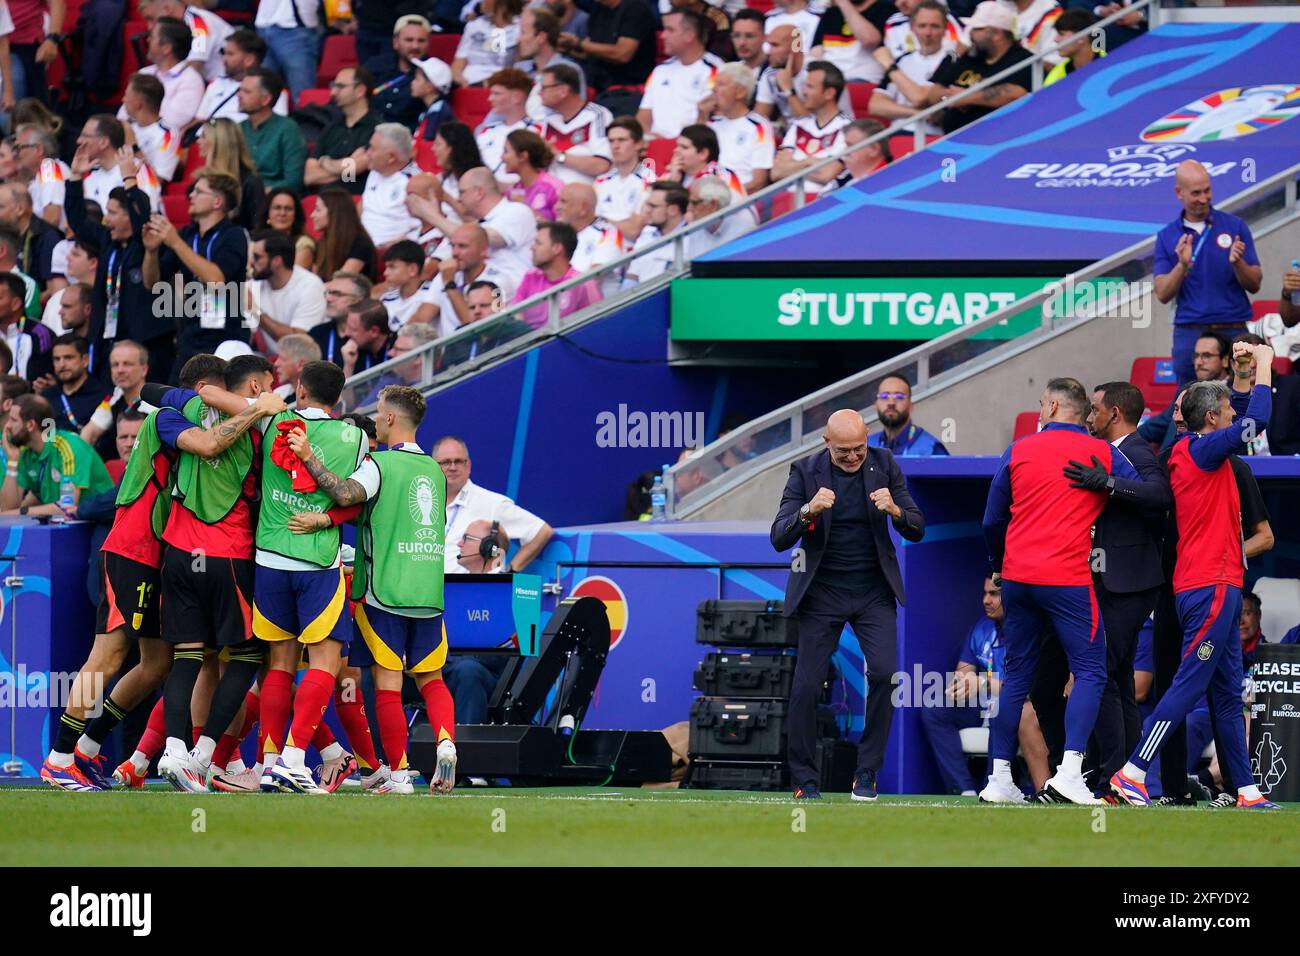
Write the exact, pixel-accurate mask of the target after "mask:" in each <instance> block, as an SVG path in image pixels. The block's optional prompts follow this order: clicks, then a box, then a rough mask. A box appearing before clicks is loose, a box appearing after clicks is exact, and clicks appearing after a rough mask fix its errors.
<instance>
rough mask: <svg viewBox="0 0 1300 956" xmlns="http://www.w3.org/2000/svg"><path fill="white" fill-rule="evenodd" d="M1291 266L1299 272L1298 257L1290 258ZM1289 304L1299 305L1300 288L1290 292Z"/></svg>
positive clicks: (1299, 260) (1299, 261) (1299, 262)
mask: <svg viewBox="0 0 1300 956" xmlns="http://www.w3.org/2000/svg"><path fill="white" fill-rule="evenodd" d="M1291 268H1292V269H1295V270H1296V271H1297V272H1300V259H1292V260H1291ZM1291 304H1292V305H1300V289H1296V291H1294V292H1292V293H1291Z"/></svg>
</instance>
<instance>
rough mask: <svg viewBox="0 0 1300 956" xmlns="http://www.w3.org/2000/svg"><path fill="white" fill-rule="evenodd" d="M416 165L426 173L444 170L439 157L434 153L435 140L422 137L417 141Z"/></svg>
mask: <svg viewBox="0 0 1300 956" xmlns="http://www.w3.org/2000/svg"><path fill="white" fill-rule="evenodd" d="M415 165H417V166H419V167H420V168H421V169H422V170H424V171H425V172H426V173H440V172H442V167H441V166H439V165H438V158H437V157H436V156H434V155H433V140H431V139H423V138H421V139H417V140H416V141H415Z"/></svg>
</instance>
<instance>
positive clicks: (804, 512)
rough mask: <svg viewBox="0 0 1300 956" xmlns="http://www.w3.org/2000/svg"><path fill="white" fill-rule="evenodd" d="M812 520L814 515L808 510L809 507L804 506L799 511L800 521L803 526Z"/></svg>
mask: <svg viewBox="0 0 1300 956" xmlns="http://www.w3.org/2000/svg"><path fill="white" fill-rule="evenodd" d="M811 520H812V514H811V513H810V512H809V510H808V505H804V506H803V507H802V508H800V509H799V521H800V522H801V523H803V524H807V523H808V522H810V521H811Z"/></svg>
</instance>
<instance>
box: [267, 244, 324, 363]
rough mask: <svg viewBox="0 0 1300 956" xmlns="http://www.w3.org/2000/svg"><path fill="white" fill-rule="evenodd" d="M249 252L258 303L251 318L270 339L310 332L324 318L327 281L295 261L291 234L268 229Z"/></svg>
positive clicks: (275, 339)
mask: <svg viewBox="0 0 1300 956" xmlns="http://www.w3.org/2000/svg"><path fill="white" fill-rule="evenodd" d="M249 252H250V257H251V259H252V263H253V279H254V282H255V285H254V286H253V288H252V294H253V299H254V301H255V303H256V305H255V306H254V308H253V309H252V318H254V319H255V320H256V321H257V323H258V325H259V326H260V328H261V329H262V332H263V333H264V334H265V335H266V337H267V338H268V339H269V340H270V342H275V341H277V340H279V339H280V338H281V337H282V336H285V335H288V334H289V333H290V332H309V331H311V330H312V329H314V328H315V327H316V326H318V325H320V324H321V323H322V322H324V321H325V283H324V282H322V281H321V280H320V276H318V275H316V273H314V272H312V271H311V270H310V269H304V268H303V267H302V266H297V265H294V256H295V249H294V245H293V240H292V239H291V238H289V237H288V236H287V235H285V234H284V233H282V232H276V231H274V230H272V229H266V230H263V231H261V232H258V233H256V234H255V235H254V236H253V244H252V245H251V246H250V247H249ZM268 344H270V343H268Z"/></svg>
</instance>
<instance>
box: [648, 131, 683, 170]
mask: <svg viewBox="0 0 1300 956" xmlns="http://www.w3.org/2000/svg"><path fill="white" fill-rule="evenodd" d="M676 148H677V140H675V139H665V138H664V137H662V136H661V137H660V138H659V139H652V140H650V143H649V145H647V146H646V148H645V158H646V159H647V160H649V161H650V162H651V163H652V164H654V168H655V175H657V176H662V175H664V173H666V172H667V171H668V164H669V163H670V162H671V161H672V158H673V150H674V149H676Z"/></svg>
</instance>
